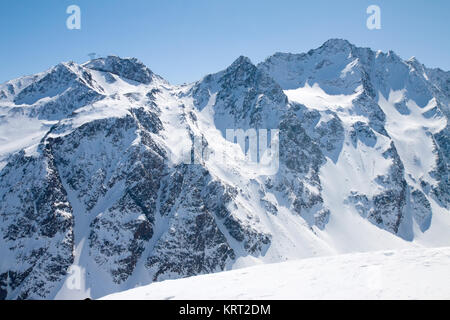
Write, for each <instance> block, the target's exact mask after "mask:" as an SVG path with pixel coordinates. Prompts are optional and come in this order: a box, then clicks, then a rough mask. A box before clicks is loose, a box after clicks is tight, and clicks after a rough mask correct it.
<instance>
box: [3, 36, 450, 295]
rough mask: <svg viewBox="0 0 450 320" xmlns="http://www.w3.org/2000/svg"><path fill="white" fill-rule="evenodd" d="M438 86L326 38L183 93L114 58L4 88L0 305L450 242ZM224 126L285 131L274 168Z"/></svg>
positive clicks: (441, 75) (443, 88) (412, 68)
mask: <svg viewBox="0 0 450 320" xmlns="http://www.w3.org/2000/svg"><path fill="white" fill-rule="evenodd" d="M449 81H450V75H449V73H448V72H444V71H442V70H439V69H428V68H426V67H424V66H423V65H421V64H420V63H419V62H418V61H417V60H416V59H410V60H408V61H403V60H402V59H400V58H399V57H398V56H396V55H395V54H394V53H393V52H389V53H382V52H374V51H372V50H370V49H367V48H358V47H355V46H354V45H352V44H350V43H348V42H347V41H345V40H336V39H334V40H330V41H327V42H326V43H325V44H324V45H323V46H321V47H320V48H318V49H314V50H311V51H310V52H308V53H306V54H298V55H296V54H281V53H277V54H275V55H274V56H272V57H270V58H268V59H267V60H266V61H264V62H262V63H260V64H259V65H254V64H253V63H252V62H251V61H250V60H249V59H248V58H245V57H239V58H238V59H236V61H235V62H233V63H232V64H231V65H230V66H229V67H228V68H226V69H225V70H223V71H220V72H218V73H215V74H211V75H207V76H206V77H204V78H203V79H201V80H199V81H197V82H195V83H192V84H189V85H183V86H173V85H171V84H169V83H168V82H167V81H165V80H164V79H162V78H161V77H159V76H158V75H156V74H154V73H153V72H152V71H151V70H150V69H148V68H147V67H146V66H145V65H144V64H142V63H141V62H140V61H138V60H137V59H134V58H119V57H114V56H110V57H106V58H100V59H95V60H92V61H89V62H87V63H85V64H83V65H78V64H76V63H72V62H69V63H61V64H59V65H57V66H55V67H54V68H51V69H50V70H47V71H45V72H43V73H41V74H38V75H35V76H28V77H24V78H21V79H16V80H12V81H8V82H7V83H5V84H2V85H0V141H1V142H2V143H0V236H1V238H2V241H1V242H0V256H1V260H0V298H3V299H42V298H61V299H65V298H85V297H92V298H99V297H102V296H105V295H107V294H110V293H113V292H118V291H123V290H127V289H130V288H134V287H136V286H139V285H146V284H149V283H152V282H157V281H162V280H167V279H175V278H182V277H188V276H194V275H199V274H207V273H214V272H219V271H223V270H231V269H236V268H240V267H245V266H251V265H255V264H260V263H274V262H281V261H285V260H291V259H299V258H309V257H314V256H328V255H334V254H342V253H351V252H361V251H373V250H384V249H406V248H421V247H436V246H449V245H450V232H449V231H450V214H449V211H448V208H449V204H450V187H449V175H448V173H449V168H448V163H449V162H448V159H449V157H450V153H449V152H450V148H449V131H448V116H449ZM227 129H235V130H239V129H242V130H248V129H250V130H251V129H255V130H260V129H267V130H278V131H279V152H278V153H277V152H275V151H274V152H273V154H275V155H276V154H278V155H279V161H278V163H277V166H276V169H277V170H275V171H273V170H271V169H273V168H272V167H270V166H269V167H266V166H260V165H257V166H255V165H254V163H250V162H249V161H248V159H247V158H246V156H245V155H244V152H243V150H242V149H241V148H240V147H239V146H238V145H236V144H234V143H232V142H230V141H228V140H227V139H226V131H227ZM193 146H195V148H193ZM271 154H272V153H271ZM200 155H202V156H203V157H201V156H200ZM74 269H75V270H79V277H80V278H81V279H80V287H78V288H76V289H75V290H74V288H73V286H72V287H71V286H69V285H68V284H70V281H72V273H71V272H72V271H73V270H74Z"/></svg>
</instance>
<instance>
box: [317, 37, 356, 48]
mask: <svg viewBox="0 0 450 320" xmlns="http://www.w3.org/2000/svg"><path fill="white" fill-rule="evenodd" d="M352 46H353V45H352V44H351V43H350V42H349V41H348V40H345V39H337V38H333V39H329V40H327V41H325V43H324V44H323V45H322V46H321V47H322V48H337V49H339V48H340V49H342V48H350V47H352Z"/></svg>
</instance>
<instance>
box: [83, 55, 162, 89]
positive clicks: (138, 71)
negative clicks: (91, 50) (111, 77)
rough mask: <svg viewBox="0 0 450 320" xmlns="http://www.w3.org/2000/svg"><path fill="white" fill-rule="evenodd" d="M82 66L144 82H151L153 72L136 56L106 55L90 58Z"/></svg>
mask: <svg viewBox="0 0 450 320" xmlns="http://www.w3.org/2000/svg"><path fill="white" fill-rule="evenodd" d="M83 66H84V67H86V68H89V69H93V70H97V71H103V72H110V73H113V74H116V75H118V76H121V77H124V78H127V79H130V80H134V81H137V82H141V83H144V84H149V83H151V82H152V78H153V72H152V71H151V70H150V69H148V68H147V66H145V65H144V64H143V63H142V62H141V61H139V60H138V59H136V58H120V57H118V56H107V57H106V58H98V59H94V60H91V61H89V62H87V63H85V64H84V65H83Z"/></svg>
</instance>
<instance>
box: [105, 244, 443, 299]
mask: <svg viewBox="0 0 450 320" xmlns="http://www.w3.org/2000/svg"><path fill="white" fill-rule="evenodd" d="M449 270H450V248H438V249H414V250H402V251H379V252H371V253H356V254H346V255H338V256H331V257H322V258H310V259H303V260H292V261H288V262H281V263H274V264H265V265H260V266H254V267H249V268H244V269H240V270H234V271H226V272H220V273H215V274H209V275H202V276H196V277H191V278H186V279H179V280H167V281H162V282H158V283H153V284H151V285H148V286H144V287H140V288H136V289H131V290H128V291H125V292H120V293H116V294H112V295H109V296H106V297H104V298H102V299H105V300H152V299H153V300H155V299H164V300H168V299H174V300H177V299H186V300H189V299H192V300H197V299H202V300H221V299H223V300H227V299H232V300H240V299H242V300H246V299H262V300H265V299H267V300H277V299H287V300H289V299H450V276H449V272H448V271H449Z"/></svg>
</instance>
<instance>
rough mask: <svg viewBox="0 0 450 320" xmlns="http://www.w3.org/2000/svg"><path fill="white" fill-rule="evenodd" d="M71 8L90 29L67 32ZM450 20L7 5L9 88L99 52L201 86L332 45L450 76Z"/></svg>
mask: <svg viewBox="0 0 450 320" xmlns="http://www.w3.org/2000/svg"><path fill="white" fill-rule="evenodd" d="M71 4H76V5H78V6H79V7H80V8H81V21H82V22H81V23H82V25H81V30H68V29H67V28H66V19H67V17H68V16H69V15H68V14H66V8H67V7H68V6H69V5H71ZM370 4H377V5H379V6H380V7H381V19H382V21H381V23H382V29H381V30H373V31H370V30H368V29H367V28H366V19H367V14H366V8H367V7H368V6H369V5H370ZM449 13H450V1H449V0H428V1H425V0H388V1H384V0H370V1H366V0H341V1H337V0H328V1H325V0H308V1H302V0H128V1H126V0H70V1H66V0H39V1H34V0H33V1H30V0H1V1H0V43H1V46H0V82H4V81H6V80H9V79H12V78H16V77H19V76H22V75H25V74H33V73H37V72H41V71H44V70H46V69H47V68H49V67H51V66H53V65H55V64H57V63H59V62H61V61H70V60H73V61H76V62H84V61H86V60H88V56H87V54H88V53H90V52H96V53H98V54H101V55H108V54H116V55H119V56H122V57H130V56H132V57H137V58H138V59H140V60H142V61H143V62H144V63H145V64H146V65H147V66H148V67H149V68H150V69H152V70H153V71H154V72H156V73H158V74H160V75H161V76H163V77H164V78H166V79H167V80H169V81H170V82H172V83H183V82H191V81H194V80H198V79H200V78H201V77H202V76H204V75H206V74H208V73H212V72H216V71H219V70H221V69H223V68H225V67H226V66H228V65H229V64H230V63H232V62H233V61H234V59H235V58H237V57H238V56H240V55H245V56H248V57H249V58H250V59H251V60H252V61H253V62H254V63H258V62H260V61H262V60H264V59H265V58H266V57H267V56H269V55H271V54H273V53H275V52H277V51H281V52H293V53H300V52H305V51H307V50H309V49H312V48H316V47H318V46H320V45H321V44H322V43H323V42H325V41H326V40H328V39H329V38H344V39H348V40H349V41H350V42H352V43H354V44H356V45H358V46H365V47H366V46H367V47H371V48H373V49H375V50H378V49H381V50H383V51H387V50H390V49H392V50H394V51H395V52H396V53H397V54H399V55H400V56H401V57H403V58H410V57H411V56H413V55H414V56H416V57H417V58H418V59H419V60H420V61H421V62H422V63H424V64H425V65H427V66H430V67H441V68H443V69H444V70H450V59H449V55H450V54H449V52H450V41H449V39H450V32H449V31H450V22H449V19H450V14H449Z"/></svg>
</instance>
